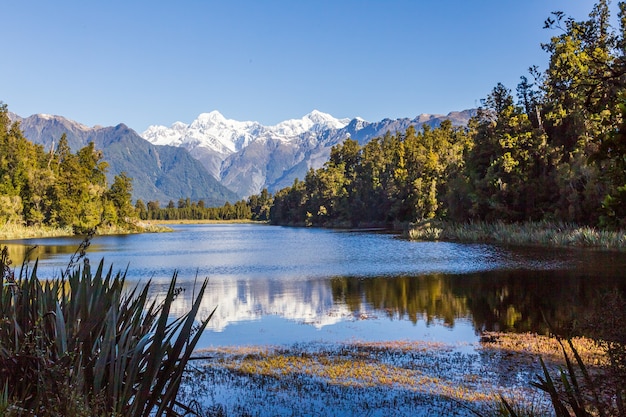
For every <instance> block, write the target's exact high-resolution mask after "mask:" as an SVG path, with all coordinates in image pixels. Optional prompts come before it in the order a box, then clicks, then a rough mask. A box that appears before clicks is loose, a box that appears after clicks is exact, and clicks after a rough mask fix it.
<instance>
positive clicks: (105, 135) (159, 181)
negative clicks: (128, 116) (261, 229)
mask: <svg viewBox="0 0 626 417" xmlns="http://www.w3.org/2000/svg"><path fill="white" fill-rule="evenodd" d="M11 118H12V119H13V120H19V121H20V124H21V128H22V131H23V132H24V136H25V137H26V138H28V139H29V140H31V141H33V142H35V143H39V144H42V145H43V146H44V147H45V148H46V149H49V148H50V147H53V146H56V144H57V143H58V141H59V138H60V137H61V135H62V134H63V133H65V134H66V136H67V140H68V144H69V145H70V147H71V148H72V150H73V151H76V150H78V149H80V148H81V147H83V146H85V145H87V144H88V143H89V142H94V144H95V146H96V148H97V149H101V150H102V151H103V154H104V160H105V161H106V162H108V163H109V172H108V176H109V182H110V181H112V178H113V176H115V175H117V174H119V173H120V172H122V171H124V172H126V173H127V175H128V176H130V177H131V178H133V199H134V200H136V199H142V200H144V201H145V202H147V201H159V202H160V203H161V204H162V205H165V204H167V202H168V201H169V200H173V201H177V200H178V199H180V198H187V197H189V198H191V199H192V200H194V201H196V200H200V199H203V200H204V201H205V202H206V203H207V205H222V204H223V203H224V202H226V201H230V202H235V201H237V200H238V199H239V197H238V196H237V195H236V194H235V193H233V192H232V191H230V190H229V189H227V188H226V187H224V186H223V185H221V184H220V183H219V182H218V181H217V180H216V179H215V178H214V177H213V176H212V175H210V174H209V173H208V172H207V170H206V168H204V166H203V165H202V164H201V163H200V162H199V161H198V160H196V159H194V158H192V157H191V155H190V154H189V152H187V150H185V149H184V148H181V147H177V146H165V145H153V144H151V143H150V142H148V141H146V140H144V139H143V138H141V137H140V136H139V135H138V134H137V133H136V132H135V131H134V130H132V129H130V128H129V127H128V126H126V125H124V124H119V125H117V126H114V127H98V126H96V127H88V126H85V125H82V124H80V123H77V122H74V121H71V120H68V119H66V118H64V117H61V116H50V115H43V114H39V115H33V116H30V117H27V118H21V117H19V116H17V115H11Z"/></svg>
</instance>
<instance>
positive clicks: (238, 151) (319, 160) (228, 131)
mask: <svg viewBox="0 0 626 417" xmlns="http://www.w3.org/2000/svg"><path fill="white" fill-rule="evenodd" d="M473 114H474V111H473V110H465V111H463V112H452V113H449V114H448V115H431V114H422V115H419V116H417V117H416V118H414V119H409V118H404V119H394V120H392V119H384V120H382V121H380V122H373V123H372V122H367V121H365V120H363V119H361V118H354V119H352V120H350V119H337V118H335V117H333V116H331V115H330V114H327V113H323V112H320V111H318V110H313V111H312V112H311V113H309V114H307V115H305V116H303V117H302V118H300V119H291V120H286V121H284V122H280V123H278V124H276V125H274V126H264V125H262V124H260V123H258V122H240V121H236V120H231V119H227V118H225V117H224V116H223V115H222V114H220V113H219V112H218V111H212V112H210V113H203V114H201V115H200V116H198V118H197V119H196V120H194V121H193V122H191V123H190V124H185V123H182V122H176V123H174V124H173V125H172V126H170V127H165V126H150V127H149V128H148V129H147V130H146V131H145V132H143V134H142V137H143V138H144V139H146V140H148V141H149V142H151V143H153V144H155V145H173V146H179V147H183V148H185V149H187V150H188V151H189V153H190V154H191V155H192V156H193V157H194V158H196V159H198V160H199V161H200V162H201V163H202V164H203V165H204V166H205V167H206V168H207V170H208V171H209V172H210V173H211V174H212V175H213V176H215V178H217V179H218V180H220V181H221V182H222V184H224V185H225V186H226V187H228V188H230V189H231V190H233V191H235V192H236V193H237V194H239V195H241V196H249V195H252V194H256V193H259V192H260V191H261V190H262V189H263V188H268V189H269V190H270V191H271V192H273V191H277V190H279V189H280V188H283V187H286V186H289V185H291V184H292V183H293V180H294V179H295V178H300V179H303V178H304V176H305V175H306V172H307V171H308V170H309V169H310V168H314V169H316V168H319V167H321V166H322V165H323V164H324V162H325V161H326V160H327V159H328V157H329V155H330V149H331V148H332V146H334V145H336V144H338V143H341V142H343V141H344V140H345V139H346V138H349V137H350V138H352V139H354V140H357V141H358V142H359V143H361V144H364V143H367V142H368V141H369V140H370V139H372V138H374V137H377V136H382V135H384V134H385V133H386V132H387V131H389V132H391V133H395V132H397V131H401V130H405V129H406V128H407V127H408V126H410V125H414V126H415V127H416V128H420V127H421V126H422V125H425V124H427V125H430V126H437V125H439V124H440V123H441V121H442V120H444V119H450V120H452V122H453V124H455V125H464V124H466V123H467V121H468V120H469V118H470V117H471V116H472V115H473Z"/></svg>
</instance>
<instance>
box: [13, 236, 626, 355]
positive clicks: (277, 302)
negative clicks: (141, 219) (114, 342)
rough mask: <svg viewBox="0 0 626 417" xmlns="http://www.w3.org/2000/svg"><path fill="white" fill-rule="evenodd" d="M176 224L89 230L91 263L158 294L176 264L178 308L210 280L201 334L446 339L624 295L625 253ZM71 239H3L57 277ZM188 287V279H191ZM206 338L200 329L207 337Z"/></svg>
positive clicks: (265, 338)
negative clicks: (124, 232) (145, 230)
mask: <svg viewBox="0 0 626 417" xmlns="http://www.w3.org/2000/svg"><path fill="white" fill-rule="evenodd" d="M176 229H177V231H176V232H175V233H167V234H157V235H131V236H107V237H98V238H95V239H94V241H93V242H92V246H91V247H90V248H89V252H88V254H89V257H90V258H91V260H92V264H93V263H94V262H96V261H97V260H100V259H101V258H102V257H105V261H106V262H105V263H106V265H110V264H113V265H114V266H115V267H116V268H122V269H123V268H125V267H126V266H127V265H128V281H129V283H130V285H135V284H136V283H140V284H141V283H145V282H147V281H148V280H149V279H151V280H152V282H153V288H152V296H153V297H155V298H157V299H158V298H162V297H163V296H164V294H165V292H166V291H167V287H168V285H169V281H170V279H171V277H172V275H173V273H174V271H175V270H178V271H179V272H178V273H179V285H180V286H181V287H182V288H184V290H185V291H184V293H183V294H182V295H181V296H180V297H178V298H177V299H176V301H175V303H174V305H173V310H172V312H173V314H174V315H179V314H182V313H183V312H186V311H187V310H188V309H189V308H190V306H191V300H192V299H193V294H194V280H195V278H196V277H198V281H201V280H202V279H203V278H204V277H209V288H208V290H207V293H206V295H205V298H204V299H203V300H202V308H201V312H200V314H201V315H208V314H210V312H211V311H213V309H214V308H215V307H217V310H216V314H215V315H214V318H213V319H212V320H211V322H210V324H209V331H208V334H210V338H209V339H210V340H209V341H207V342H206V343H214V344H215V343H217V344H231V343H260V342H262V343H293V342H299V341H303V340H318V339H333V340H347V339H351V338H359V339H367V340H373V339H375V340H389V339H420V340H423V339H424V338H426V337H430V338H433V339H435V340H440V339H443V338H452V339H456V340H465V341H468V340H469V341H472V340H475V339H476V334H477V332H479V331H481V330H507V331H533V332H540V333H545V332H546V330H547V329H546V321H545V320H544V316H545V318H546V319H547V321H548V322H549V323H551V324H552V325H553V326H555V327H556V328H557V329H560V330H562V331H566V330H567V329H568V328H569V326H570V325H571V323H572V322H575V321H576V320H579V319H580V318H581V317H584V316H585V315H586V314H587V313H588V309H589V308H590V306H591V305H592V304H593V302H594V299H595V298H596V297H597V296H598V294H599V293H601V292H602V291H621V292H622V293H624V292H626V279H625V278H624V277H625V274H624V272H623V271H625V270H626V255H625V254H622V253H605V252H592V251H569V250H559V251H551V250H546V249H519V248H510V247H496V246H491V245H463V244H456V243H429V242H407V241H402V240H399V239H397V238H395V237H394V236H392V235H382V234H371V233H345V232H334V231H328V230H318V229H290V228H280V227H268V226H257V225H201V226H197V225H191V226H189V225H186V226H180V227H177V228H176ZM79 243H80V239H36V240H29V241H24V242H20V243H17V244H16V243H15V242H13V243H12V244H11V245H9V250H10V256H11V258H12V259H14V260H19V259H22V258H23V257H24V256H25V254H26V251H27V248H28V247H30V246H33V245H38V249H37V252H35V253H33V254H32V255H31V259H34V258H35V257H38V258H39V259H40V265H39V271H40V274H39V275H40V277H46V278H47V277H50V276H58V273H59V272H60V271H61V270H64V269H65V266H66V265H67V262H68V261H69V258H70V256H71V255H72V254H73V253H74V251H75V250H76V248H77V247H78V244H79ZM197 285H199V283H198V284H197ZM207 337H208V336H207Z"/></svg>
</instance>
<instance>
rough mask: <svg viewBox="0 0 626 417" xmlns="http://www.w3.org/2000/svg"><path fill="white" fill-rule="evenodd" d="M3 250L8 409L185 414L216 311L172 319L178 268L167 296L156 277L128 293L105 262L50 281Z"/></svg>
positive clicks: (2, 338) (2, 357)
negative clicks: (181, 393) (184, 381)
mask: <svg viewBox="0 0 626 417" xmlns="http://www.w3.org/2000/svg"><path fill="white" fill-rule="evenodd" d="M25 271H26V269H24V268H22V270H21V272H20V273H19V274H18V276H16V275H15V271H14V270H13V269H12V268H11V266H10V261H9V259H8V251H7V249H6V247H5V248H4V249H3V250H2V253H1V255H0V272H1V275H0V313H1V315H2V316H1V317H2V319H1V321H0V392H1V394H0V408H2V407H4V415H37V416H47V415H72V416H98V415H101V416H105V415H106V416H137V417H139V416H161V415H171V416H176V415H178V413H180V412H181V410H182V411H185V412H186V411H188V408H187V407H185V405H183V404H180V403H178V402H177V400H176V396H177V393H178V390H179V387H180V384H181V378H182V376H183V371H184V369H185V365H186V364H187V362H188V360H189V358H190V355H191V353H192V351H193V350H194V348H195V346H196V344H197V342H198V340H199V338H200V335H201V334H202V332H203V330H204V329H205V327H206V326H207V324H208V322H209V320H210V318H211V316H212V313H211V315H209V317H206V318H203V319H202V320H200V321H196V316H197V314H198V309H199V307H200V301H201V300H202V296H203V294H204V291H205V289H206V286H207V281H206V280H205V281H204V283H203V284H202V285H201V286H200V288H199V291H198V293H197V296H196V298H195V300H194V302H193V305H192V307H191V309H190V311H189V312H188V313H187V314H185V315H184V316H182V317H180V318H178V319H176V320H173V321H172V320H170V319H169V313H170V308H171V305H172V302H173V300H174V299H175V297H176V296H177V294H178V293H179V292H180V290H179V289H177V287H176V279H177V276H176V274H174V276H173V278H172V281H171V284H170V286H169V289H168V292H167V296H166V297H165V299H164V301H163V302H161V303H156V302H155V301H149V298H148V293H149V289H150V283H148V284H147V285H145V286H143V287H142V288H139V287H136V288H135V289H132V290H128V291H122V290H123V288H124V285H125V273H120V272H118V273H116V274H113V272H112V269H111V268H109V269H108V270H106V271H105V269H104V262H103V261H100V263H99V265H98V267H97V269H96V270H95V271H92V269H91V267H90V266H89V264H88V263H85V264H84V266H83V267H76V268H74V269H72V270H70V271H68V272H67V273H66V274H63V276H62V277H61V278H56V279H52V280H48V281H41V280H40V279H39V278H38V276H37V263H35V264H34V267H33V268H32V271H30V273H28V272H25Z"/></svg>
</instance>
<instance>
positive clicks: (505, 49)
mask: <svg viewBox="0 0 626 417" xmlns="http://www.w3.org/2000/svg"><path fill="white" fill-rule="evenodd" d="M593 4H594V1H591V0H525V1H515V0H475V1H468V0H429V1H426V0H402V1H401V0H386V1H383V0H377V1H371V0H361V1H356V0H310V1H305V0H291V1H272V0H268V1H263V0H228V1H225V0H224V1H213V0H202V1H201V0H187V1H173V0H169V1H158V0H152V1H140V0H123V1H119V0H107V1H88V0H81V1H63V0H59V1H49V0H36V1H33V0H3V1H2V4H1V7H0V11H1V15H2V19H1V22H2V38H3V42H2V47H1V49H0V53H1V54H2V59H1V61H0V101H3V102H5V103H6V104H8V106H9V110H11V111H13V112H15V113H17V114H19V115H21V116H29V115H31V114H34V113H48V114H57V115H62V116H65V117H67V118H70V119H73V120H76V121H78V122H81V123H84V124H86V125H89V126H93V125H104V126H109V125H115V124H118V123H121V122H123V123H126V124H127V125H129V126H130V127H131V128H134V129H135V130H137V131H139V132H142V131H143V130H144V129H145V128H146V127H148V125H151V124H162V125H168V126H169V125H171V124H172V123H173V122H175V121H183V122H186V123H189V122H191V121H192V120H193V119H195V118H196V117H197V115H198V114H200V113H203V112H209V111H211V110H219V111H220V112H221V113H222V114H224V115H225V116H226V117H227V118H231V119H236V120H255V121H259V122H261V123H263V124H266V125H271V124H275V123H278V122H280V121H282V120H285V119H292V118H299V117H302V116H303V115H304V114H306V113H308V112H310V111H311V110H313V109H318V110H320V111H324V112H327V113H330V114H332V115H333V116H335V117H340V118H341V117H350V118H352V117H356V116H360V117H363V118H364V119H366V120H370V121H377V120H381V119H383V118H385V117H389V118H398V117H414V116H416V115H417V114H420V113H447V112H449V111H453V110H463V109H466V108H471V107H475V106H477V105H478V104H479V101H480V99H482V98H484V97H485V96H486V95H487V94H488V93H489V92H490V91H491V89H492V88H493V87H494V86H495V84H496V83H498V82H502V83H504V84H505V85H506V86H507V87H509V88H511V89H514V88H515V86H516V85H517V83H518V81H519V77H520V76H521V75H526V74H527V69H528V67H529V66H531V65H538V66H539V67H540V68H542V69H543V68H545V67H546V65H547V60H548V56H547V54H546V53H545V52H543V51H542V49H541V47H540V44H541V42H547V41H548V40H549V38H550V36H552V35H555V34H556V32H554V31H550V30H544V29H542V27H543V22H544V20H545V18H546V17H547V16H548V15H549V14H550V12H551V11H555V10H562V11H564V12H566V13H567V14H568V15H571V16H573V17H574V18H576V19H582V18H585V17H586V16H587V15H588V14H589V12H590V11H591V8H592V6H593ZM615 8H616V7H615V5H613V7H612V9H615Z"/></svg>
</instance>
